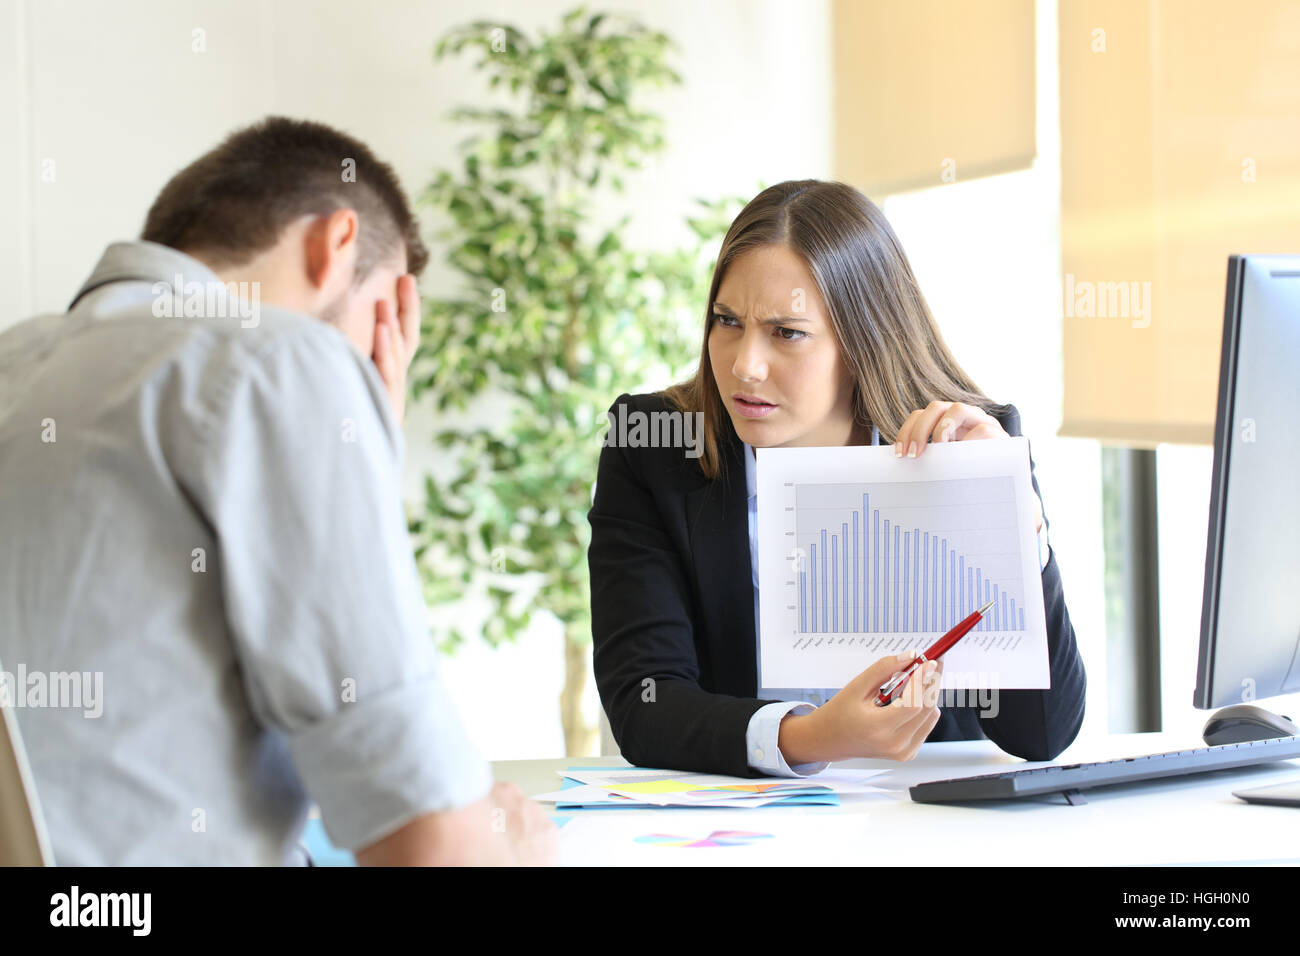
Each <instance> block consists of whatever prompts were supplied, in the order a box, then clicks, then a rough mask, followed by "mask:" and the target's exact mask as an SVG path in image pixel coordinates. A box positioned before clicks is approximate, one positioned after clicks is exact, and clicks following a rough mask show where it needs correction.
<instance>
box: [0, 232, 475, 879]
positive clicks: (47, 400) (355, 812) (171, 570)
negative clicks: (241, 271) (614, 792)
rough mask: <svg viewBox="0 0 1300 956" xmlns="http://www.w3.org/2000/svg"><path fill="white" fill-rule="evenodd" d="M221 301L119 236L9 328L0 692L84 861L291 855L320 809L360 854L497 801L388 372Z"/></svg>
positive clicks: (170, 255) (1, 460) (352, 352)
mask: <svg viewBox="0 0 1300 956" xmlns="http://www.w3.org/2000/svg"><path fill="white" fill-rule="evenodd" d="M219 285H220V283H219V280H218V279H217V277H216V276H215V275H214V274H213V273H212V272H211V270H209V269H208V268H207V267H206V266H204V265H203V264H202V263H200V262H198V261H197V260H195V259H193V258H190V257H188V256H185V255H183V254H181V253H179V252H176V251H175V250H172V249H169V248H166V247H164V246H160V245H156V244H153V243H148V242H128V243H114V244H113V245H111V246H109V247H108V249H107V251H106V252H105V253H104V255H103V258H102V259H101V260H100V262H99V265H98V266H97V267H96V268H95V271H94V273H93V274H92V275H91V277H90V278H89V280H88V281H87V282H86V284H85V286H83V288H82V290H81V292H80V293H79V295H78V297H77V298H76V299H75V300H74V304H73V306H72V307H71V309H70V310H69V312H68V313H67V314H65V315H47V316H38V317H36V318H34V319H30V320H28V321H26V322H22V323H20V324H18V325H16V326H14V327H12V328H10V329H9V330H7V331H6V332H5V333H4V334H3V335H0V694H7V697H8V701H7V702H9V703H10V704H12V705H13V707H14V711H13V713H14V714H15V716H16V717H17V719H18V725H19V728H20V730H21V733H22V735H23V738H24V742H25V744H26V748H27V752H28V758H29V761H30V764H31V768H32V772H33V776H34V777H35V783H36V791H37V796H38V799H39V801H40V803H41V805H42V807H43V810H44V815H45V820H46V824H47V827H48V829H49V832H50V837H51V841H52V844H53V851H54V857H55V861H56V862H57V863H60V864H72V865H98V864H276V863H283V862H293V861H295V856H296V854H295V853H294V847H295V845H296V842H297V838H298V835H299V833H300V831H301V828H302V824H303V822H304V820H305V817H306V813H307V810H308V807H309V800H314V801H315V802H316V803H318V804H319V806H320V808H321V815H322V818H323V822H324V824H325V828H326V831H327V832H328V834H329V836H330V838H331V839H332V840H333V841H334V843H335V844H336V845H338V846H340V847H344V848H347V849H351V850H355V849H356V848H358V847H361V846H364V845H366V844H368V843H370V842H373V841H374V840H375V839H377V838H378V837H380V836H383V835H385V834H387V833H388V832H391V831H392V830H394V829H396V828H398V827H399V826H401V825H402V824H404V823H406V822H408V821H410V820H412V819H414V818H415V817H417V816H419V815H421V814H423V813H426V812H429V811H437V810H444V809H450V808H453V807H458V806H463V805H465V804H467V803H470V802H473V801H474V800H477V799H479V798H481V797H483V796H484V795H485V794H486V793H487V791H488V788H489V787H490V783H491V775H490V770H489V768H488V766H487V764H486V762H485V761H484V760H483V758H482V757H481V756H480V755H479V754H478V752H477V751H476V750H475V748H474V746H473V745H472V743H471V742H470V740H469V738H468V736H467V735H466V733H465V730H464V728H463V727H462V725H461V723H460V720H459V717H458V716H457V713H456V711H455V709H454V707H453V704H452V702H451V699H450V697H449V695H448V692H447V689H446V687H445V686H444V684H443V682H442V679H441V677H440V672H439V666H438V658H437V655H436V653H435V650H434V648H433V646H432V644H431V639H430V637H429V636H428V618H427V609H426V607H425V605H424V603H423V600H422V598H421V593H420V587H419V579H418V573H417V570H416V567H415V564H414V560H413V557H412V553H411V549H410V545H409V541H408V537H407V529H406V522H405V518H404V514H403V509H402V505H401V498H400V494H401V489H400V470H399V463H400V460H401V455H402V451H403V444H402V437H401V432H400V431H399V429H398V427H397V424H396V421H395V419H394V416H393V414H392V412H391V410H390V408H389V406H388V402H387V398H386V396H385V392H384V388H383V383H382V381H381V380H380V378H379V375H378V372H377V371H376V369H375V368H374V365H373V363H372V362H371V361H370V360H369V359H368V358H366V357H363V356H362V355H360V354H359V353H358V352H357V350H356V349H355V348H353V346H352V345H350V344H349V342H348V340H347V339H346V338H345V337H344V336H343V335H342V333H341V332H339V331H338V330H337V329H335V328H333V327H331V326H329V325H327V324H325V323H324V322H322V321H320V320H318V319H315V318H312V317H309V316H306V315H301V314H297V313H293V312H288V311H284V310H279V309H275V308H273V307H270V306H266V305H261V306H260V308H258V309H255V310H254V309H250V308H249V307H248V306H249V302H250V301H251V299H250V298H249V297H246V298H245V300H244V301H243V302H242V303H235V302H234V300H231V301H229V302H227V303H226V304H225V308H224V309H223V308H221V307H220V306H221V301H220V296H213V295H211V293H212V291H213V290H214V289H216V288H217V287H218V286H219ZM219 291H224V287H222V289H221V290H219ZM248 291H250V292H251V290H248ZM196 293H197V294H198V295H196ZM204 293H206V294H207V297H206V298H204V297H203V294H204ZM202 302H206V303H207V309H208V311H209V314H208V315H206V316H203V317H195V316H194V315H193V313H194V312H198V311H204V308H203V306H202V304H201V303H202ZM213 303H216V306H217V309H216V311H224V312H225V314H226V315H227V316H229V317H225V318H223V317H217V316H213V315H211V314H210V312H211V310H212V309H213ZM187 307H191V308H187ZM187 311H188V312H190V317H175V315H176V314H177V313H180V314H181V315H182V316H183V315H184V313H185V312H187ZM168 312H171V313H172V314H173V317H166V314H167V313H168Z"/></svg>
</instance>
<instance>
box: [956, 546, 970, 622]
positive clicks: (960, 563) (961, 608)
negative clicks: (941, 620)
mask: <svg viewBox="0 0 1300 956" xmlns="http://www.w3.org/2000/svg"><path fill="white" fill-rule="evenodd" d="M957 567H958V568H960V569H961V577H960V578H958V581H959V582H960V583H959V589H960V592H961V604H959V605H958V607H957V612H958V613H957V620H959V621H964V620H966V617H967V616H968V615H969V614H970V611H968V610H966V601H967V599H968V597H969V595H968V594H967V593H966V592H967V591H968V590H969V589H968V588H967V587H966V555H964V554H963V555H961V556H960V557H958V558H957Z"/></svg>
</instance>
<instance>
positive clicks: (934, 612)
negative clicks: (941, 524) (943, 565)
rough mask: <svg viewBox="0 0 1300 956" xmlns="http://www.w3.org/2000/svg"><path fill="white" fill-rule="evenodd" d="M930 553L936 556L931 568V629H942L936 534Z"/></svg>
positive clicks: (931, 543)
mask: <svg viewBox="0 0 1300 956" xmlns="http://www.w3.org/2000/svg"><path fill="white" fill-rule="evenodd" d="M930 554H931V555H933V557H934V567H933V568H932V569H931V570H930V590H931V592H932V593H931V595H930V630H932V631H942V630H943V628H942V627H940V626H939V538H938V536H937V535H936V536H935V539H934V541H932V542H930Z"/></svg>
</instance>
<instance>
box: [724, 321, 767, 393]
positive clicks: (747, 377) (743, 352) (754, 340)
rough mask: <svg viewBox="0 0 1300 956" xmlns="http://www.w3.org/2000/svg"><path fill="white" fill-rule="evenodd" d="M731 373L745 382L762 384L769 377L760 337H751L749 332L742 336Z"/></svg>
mask: <svg viewBox="0 0 1300 956" xmlns="http://www.w3.org/2000/svg"><path fill="white" fill-rule="evenodd" d="M731 372H732V374H733V375H735V376H736V378H738V379H740V380H741V381H745V382H761V381H762V380H763V379H764V378H766V377H767V357H766V355H765V354H764V343H763V341H762V340H761V339H760V338H759V337H758V336H755V335H750V334H749V331H748V330H746V332H745V334H744V335H743V336H741V339H740V346H739V348H738V349H737V350H736V361H735V363H734V364H733V365H732V367H731Z"/></svg>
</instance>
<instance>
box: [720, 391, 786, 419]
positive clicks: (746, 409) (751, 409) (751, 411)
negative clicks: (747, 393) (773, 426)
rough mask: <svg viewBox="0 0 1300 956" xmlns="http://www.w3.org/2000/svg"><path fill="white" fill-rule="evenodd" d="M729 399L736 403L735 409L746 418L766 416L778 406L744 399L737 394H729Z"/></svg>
mask: <svg viewBox="0 0 1300 956" xmlns="http://www.w3.org/2000/svg"><path fill="white" fill-rule="evenodd" d="M731 400H732V401H733V402H734V403H735V405H736V411H738V412H740V414H741V415H743V416H745V417H746V418H766V417H767V416H768V415H771V414H772V413H773V412H774V411H776V410H777V408H778V407H779V406H777V405H770V404H765V403H761V402H751V401H746V400H745V399H743V398H741V397H740V396H739V395H733V396H731Z"/></svg>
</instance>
